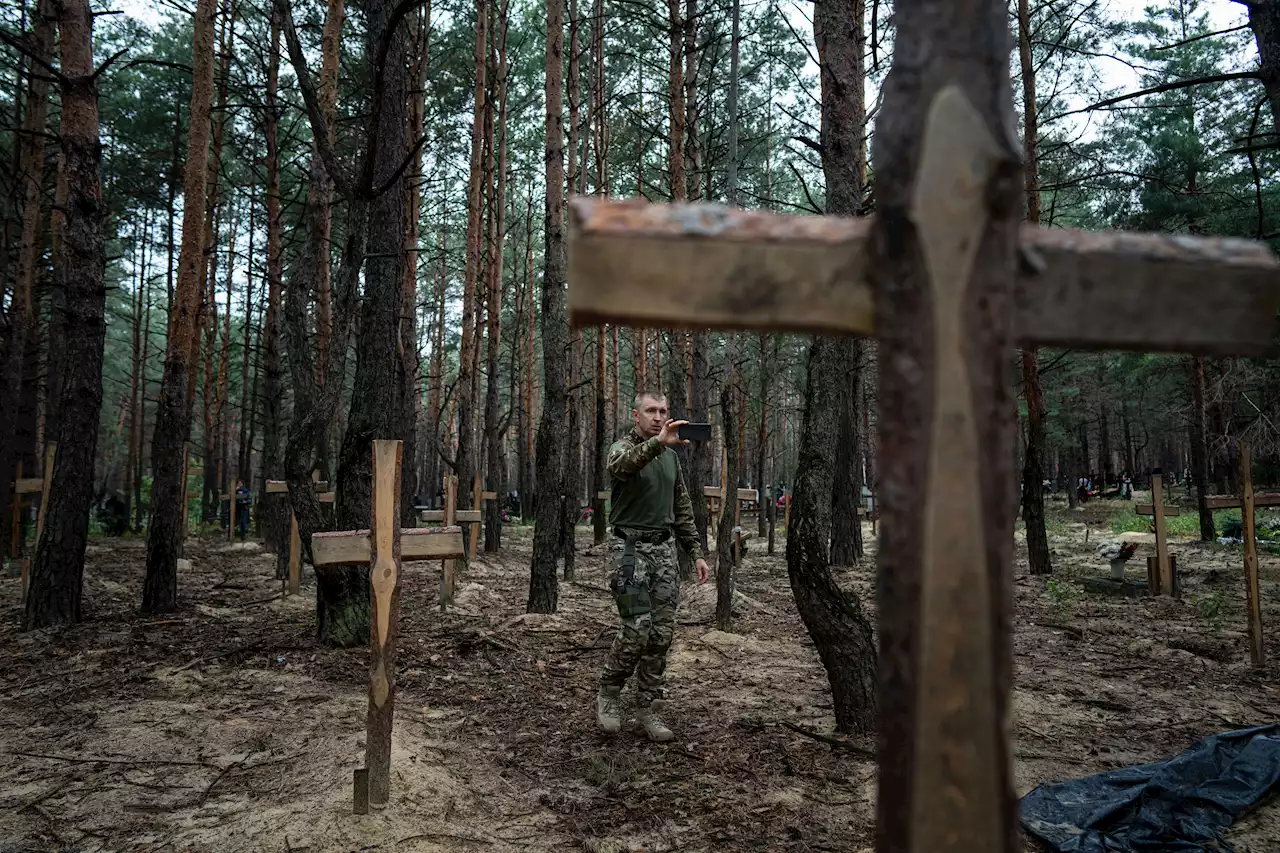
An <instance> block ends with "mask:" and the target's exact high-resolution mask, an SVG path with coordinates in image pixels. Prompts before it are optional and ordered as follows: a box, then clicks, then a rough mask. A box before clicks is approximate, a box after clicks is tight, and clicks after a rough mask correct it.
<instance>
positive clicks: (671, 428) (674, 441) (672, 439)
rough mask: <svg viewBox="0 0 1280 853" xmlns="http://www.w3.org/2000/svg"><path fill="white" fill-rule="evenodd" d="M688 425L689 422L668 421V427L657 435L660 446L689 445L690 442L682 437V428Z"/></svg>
mask: <svg viewBox="0 0 1280 853" xmlns="http://www.w3.org/2000/svg"><path fill="white" fill-rule="evenodd" d="M687 423H688V421H667V425H666V426H664V427H663V428H662V432H660V433H658V435H657V439H658V444H661V445H663V446H664V447H678V446H679V445H681V444H688V443H689V440H688V439H687V438H681V437H680V426H681V425H682V424H687Z"/></svg>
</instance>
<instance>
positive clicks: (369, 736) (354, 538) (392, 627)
mask: <svg viewBox="0 0 1280 853" xmlns="http://www.w3.org/2000/svg"><path fill="white" fill-rule="evenodd" d="M402 447H403V445H402V443H401V442H400V441H374V442H373V494H372V517H371V518H370V527H369V529H368V530H353V531H342V532H337V533H316V534H315V535H313V536H312V537H311V556H312V562H313V563H314V564H315V566H316V567H317V568H319V567H321V566H337V565H349V564H351V563H368V564H369V583H370V588H371V596H370V603H371V605H372V607H371V611H372V619H371V620H370V622H371V636H370V640H369V648H370V651H371V655H370V666H369V670H370V677H369V713H368V717H367V732H366V734H365V768H364V769H365V773H363V774H362V773H360V772H359V771H357V774H356V779H357V783H356V784H357V791H356V801H357V802H359V803H363V802H365V801H366V799H365V796H364V795H366V794H367V802H368V804H369V805H372V806H380V805H385V804H386V802H387V799H388V797H389V796H390V791H391V725H392V721H393V718H394V714H395V691H396V680H395V656H396V636H397V610H398V607H399V603H400V563H401V560H438V559H441V558H443V557H461V556H462V554H463V548H462V530H461V529H460V528H457V527H421V528H407V529H404V530H401V528H400V459H401V453H402ZM365 784H367V786H368V787H367V790H359V788H360V787H361V786H363V785H365Z"/></svg>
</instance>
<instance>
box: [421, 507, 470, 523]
mask: <svg viewBox="0 0 1280 853" xmlns="http://www.w3.org/2000/svg"><path fill="white" fill-rule="evenodd" d="M444 515H445V513H444V510H442V509H424V510H423V511H422V520H423V521H444V520H445V517H444ZM453 515H454V518H453V520H454V522H455V523H456V524H479V523H480V522H482V521H484V513H482V512H481V511H480V510H478V509H460V510H458V511H457V512H455V513H454V514H453Z"/></svg>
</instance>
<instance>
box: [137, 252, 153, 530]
mask: <svg viewBox="0 0 1280 853" xmlns="http://www.w3.org/2000/svg"><path fill="white" fill-rule="evenodd" d="M142 288H143V293H144V300H145V301H144V304H143V317H144V319H143V321H142V358H141V360H140V363H139V365H138V371H139V374H140V375H139V377H138V386H139V388H140V389H141V392H142V399H141V400H140V401H139V403H138V449H137V453H136V455H135V457H134V468H133V496H134V509H133V532H134V533H141V532H142V471H143V455H144V454H143V447H144V442H145V441H146V435H147V363H148V362H149V361H150V359H151V281H150V279H149V278H148V277H147V276H143V284H142Z"/></svg>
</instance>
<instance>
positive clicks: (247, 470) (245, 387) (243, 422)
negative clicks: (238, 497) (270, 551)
mask: <svg viewBox="0 0 1280 853" xmlns="http://www.w3.org/2000/svg"><path fill="white" fill-rule="evenodd" d="M255 195H256V194H255V193H250V195H249V262H248V263H247V264H245V271H244V276H245V288H244V341H243V343H242V345H241V347H240V434H239V435H238V436H237V438H236V447H237V449H238V453H239V455H238V456H237V458H236V477H237V478H239V479H242V480H244V483H245V485H246V486H249V485H251V484H252V482H253V478H252V470H251V467H250V463H251V459H252V453H253V442H252V439H251V438H250V436H251V435H252V430H251V429H250V424H251V423H252V422H253V409H252V408H251V407H250V404H251V402H252V401H253V397H252V395H251V394H250V393H249V361H250V353H251V350H250V348H249V344H250V342H251V340H252V335H251V334H250V331H251V329H252V328H253V261H254V253H253V238H254V236H255V230H256V229H255V226H256V225H257V219H256V216H255V214H256V213H257V205H256V204H255V202H256V201H257V199H256V198H255V197H254V196H255Z"/></svg>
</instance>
